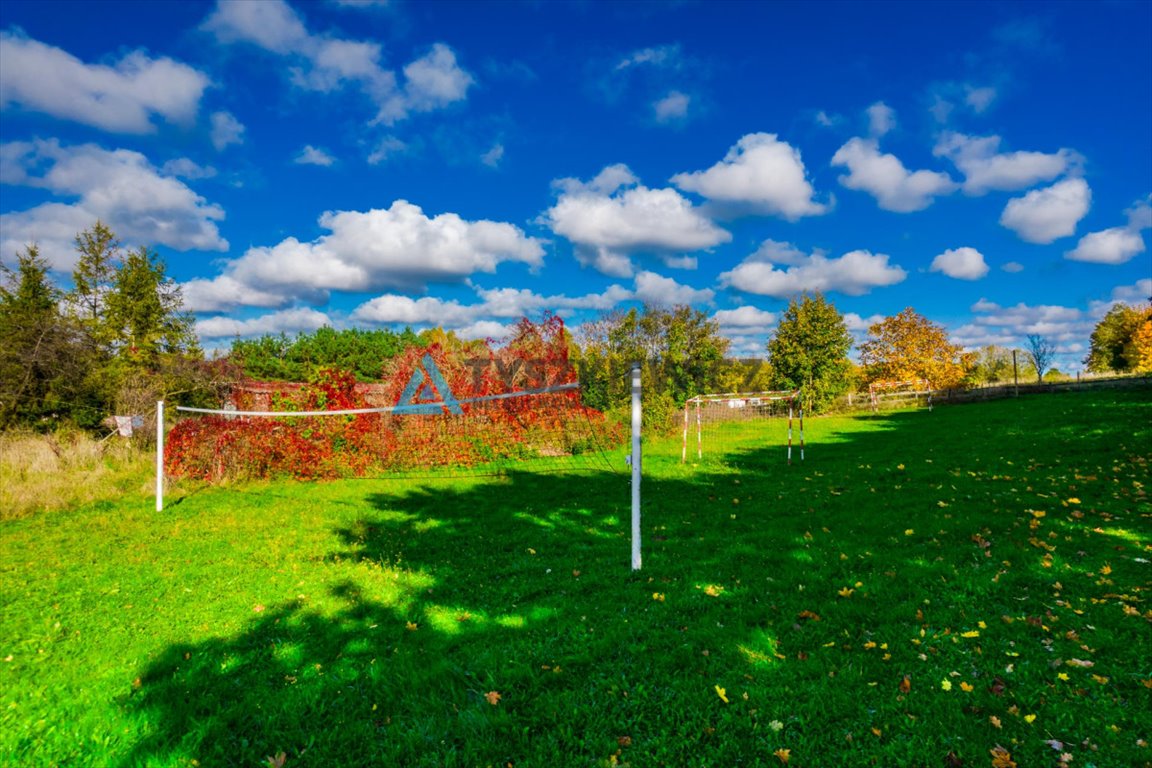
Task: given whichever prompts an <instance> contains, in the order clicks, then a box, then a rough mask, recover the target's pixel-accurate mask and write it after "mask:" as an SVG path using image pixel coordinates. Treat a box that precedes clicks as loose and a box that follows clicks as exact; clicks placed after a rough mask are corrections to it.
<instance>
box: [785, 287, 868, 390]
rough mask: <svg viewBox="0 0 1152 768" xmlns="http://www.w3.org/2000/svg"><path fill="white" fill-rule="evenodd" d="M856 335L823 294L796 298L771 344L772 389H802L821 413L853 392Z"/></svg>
mask: <svg viewBox="0 0 1152 768" xmlns="http://www.w3.org/2000/svg"><path fill="white" fill-rule="evenodd" d="M851 348H852V335H851V334H849V333H848V326H846V325H845V324H844V317H843V316H842V315H841V314H840V311H839V310H837V309H836V307H835V306H834V305H833V304H832V303H831V302H830V301H828V300H827V299H825V298H824V296H823V295H822V294H820V293H817V294H815V295H812V296H809V295H807V294H805V295H803V296H801V297H800V298H799V299H792V301H790V302H789V303H788V309H786V310H785V311H784V314H783V315H782V316H781V318H780V324H779V325H778V326H777V328H776V333H775V334H773V336H772V338H771V339H770V340H769V341H768V362H769V364H770V365H771V366H772V372H771V376H770V381H771V383H772V388H773V389H802V390H803V391H804V401H805V403H806V404H807V406H808V407H809V408H810V409H812V410H814V411H816V412H819V411H821V410H823V409H825V408H826V407H827V406H828V405H829V404H830V403H831V402H832V400H833V399H834V398H835V397H836V396H837V395H840V394H841V393H843V392H845V391H847V390H848V388H849V386H850V384H851V372H852V364H851V362H850V361H849V360H848V350H850V349H851Z"/></svg>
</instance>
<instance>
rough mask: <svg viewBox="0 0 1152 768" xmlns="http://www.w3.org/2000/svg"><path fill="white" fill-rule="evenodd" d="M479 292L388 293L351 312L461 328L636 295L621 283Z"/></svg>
mask: <svg viewBox="0 0 1152 768" xmlns="http://www.w3.org/2000/svg"><path fill="white" fill-rule="evenodd" d="M476 295H477V296H478V297H479V298H480V301H478V302H476V303H473V304H462V303H460V302H458V301H455V300H451V301H446V300H444V299H439V298H436V297H431V296H426V297H422V298H417V299H414V298H412V297H410V296H405V295H401V294H385V295H383V296H377V297H376V298H374V299H371V300H370V301H367V302H365V303H363V304H361V305H360V306H359V307H357V308H356V309H355V310H354V311H353V312H352V315H351V319H352V320H353V321H356V322H366V323H374V324H379V325H410V326H413V327H429V326H435V325H440V326H443V327H445V328H459V327H462V326H467V325H474V324H477V323H482V322H484V321H492V320H493V319H494V318H501V319H504V320H507V319H510V318H520V317H527V316H529V315H532V314H534V313H538V312H541V311H544V310H548V311H553V312H556V313H557V314H560V315H565V314H569V313H570V310H573V309H602V310H603V309H611V308H613V307H615V306H616V305H617V304H619V303H620V302H622V301H627V300H630V299H633V298H635V294H633V292H632V291H629V290H628V289H626V288H624V287H623V286H619V285H614V286H611V287H609V288H608V289H607V290H605V291H604V292H603V293H599V294H592V293H590V294H587V295H585V296H541V295H540V294H537V293H533V292H532V291H530V290H528V289H524V288H495V289H484V288H476Z"/></svg>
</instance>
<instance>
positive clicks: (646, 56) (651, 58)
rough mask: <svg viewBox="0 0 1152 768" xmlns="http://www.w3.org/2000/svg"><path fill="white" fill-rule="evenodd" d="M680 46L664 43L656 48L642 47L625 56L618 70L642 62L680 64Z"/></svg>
mask: <svg viewBox="0 0 1152 768" xmlns="http://www.w3.org/2000/svg"><path fill="white" fill-rule="evenodd" d="M679 63H680V46H678V45H662V46H658V47H655V48H641V49H640V50H638V51H633V52H632V53H630V54H628V55H627V56H625V57H624V58H623V59H621V60H620V62H619V63H618V64H617V65H616V69H617V70H622V69H628V68H629V67H635V66H637V65H641V64H649V65H653V66H673V67H675V66H679Z"/></svg>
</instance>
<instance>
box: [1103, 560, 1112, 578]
mask: <svg viewBox="0 0 1152 768" xmlns="http://www.w3.org/2000/svg"><path fill="white" fill-rule="evenodd" d="M1110 573H1112V565H1111V564H1110V563H1104V567H1103V568H1101V569H1100V575H1101V576H1107V575H1108V574H1110Z"/></svg>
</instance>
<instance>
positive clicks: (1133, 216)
mask: <svg viewBox="0 0 1152 768" xmlns="http://www.w3.org/2000/svg"><path fill="white" fill-rule="evenodd" d="M1125 214H1127V216H1128V228H1129V229H1134V230H1136V231H1137V232H1139V231H1140V230H1143V229H1152V195H1149V196H1148V197H1147V198H1145V199H1144V200H1137V201H1136V202H1135V203H1133V204H1132V207H1131V208H1129V209H1128V210H1127V211H1125Z"/></svg>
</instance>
